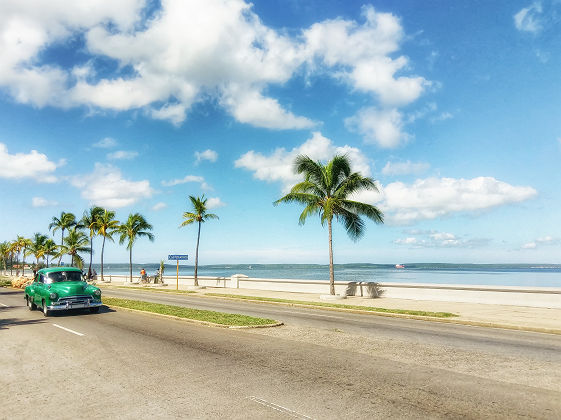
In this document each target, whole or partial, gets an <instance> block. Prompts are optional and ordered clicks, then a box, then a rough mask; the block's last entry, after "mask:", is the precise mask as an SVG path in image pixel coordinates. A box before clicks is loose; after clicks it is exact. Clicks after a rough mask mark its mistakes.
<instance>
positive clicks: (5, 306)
mask: <svg viewBox="0 0 561 420" xmlns="http://www.w3.org/2000/svg"><path fill="white" fill-rule="evenodd" d="M0 306H3V307H4V308H7V307H8V305H4V304H3V303H0Z"/></svg>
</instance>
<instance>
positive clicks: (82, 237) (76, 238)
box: [57, 227, 90, 268]
mask: <svg viewBox="0 0 561 420" xmlns="http://www.w3.org/2000/svg"><path fill="white" fill-rule="evenodd" d="M89 243H90V240H89V239H88V235H86V234H85V233H84V232H82V231H81V230H79V229H77V228H76V227H73V228H71V229H70V230H69V231H68V236H67V237H66V238H64V244H63V245H62V246H61V247H60V250H59V252H58V255H57V256H58V257H60V256H62V255H64V254H68V255H70V257H71V264H72V266H74V267H78V268H83V267H84V259H83V258H82V257H81V256H80V253H81V252H84V253H88V252H90V247H89V246H88V245H89Z"/></svg>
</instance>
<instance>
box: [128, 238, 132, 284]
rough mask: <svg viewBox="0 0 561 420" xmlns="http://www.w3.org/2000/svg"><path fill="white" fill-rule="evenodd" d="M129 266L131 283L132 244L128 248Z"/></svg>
mask: <svg viewBox="0 0 561 420" xmlns="http://www.w3.org/2000/svg"><path fill="white" fill-rule="evenodd" d="M129 268H130V270H129V271H130V276H131V283H132V246H131V248H130V250H129Z"/></svg>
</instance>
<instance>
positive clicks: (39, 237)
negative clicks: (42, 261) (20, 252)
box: [27, 233, 49, 268]
mask: <svg viewBox="0 0 561 420" xmlns="http://www.w3.org/2000/svg"><path fill="white" fill-rule="evenodd" d="M48 239H49V238H48V237H47V236H46V235H43V234H41V233H36V234H34V235H33V239H32V240H31V246H30V247H29V250H28V253H27V255H33V256H34V257H35V267H36V268H37V267H39V258H43V257H44V256H45V247H44V246H45V242H47V240H48Z"/></svg>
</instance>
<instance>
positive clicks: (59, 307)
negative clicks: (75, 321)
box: [47, 301, 102, 311]
mask: <svg viewBox="0 0 561 420" xmlns="http://www.w3.org/2000/svg"><path fill="white" fill-rule="evenodd" d="M101 305H102V303H101V302H93V301H92V302H90V301H87V302H76V303H73V302H63V303H61V304H58V305H50V306H47V309H48V310H49V311H66V310H68V309H86V308H95V307H98V306H101Z"/></svg>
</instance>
